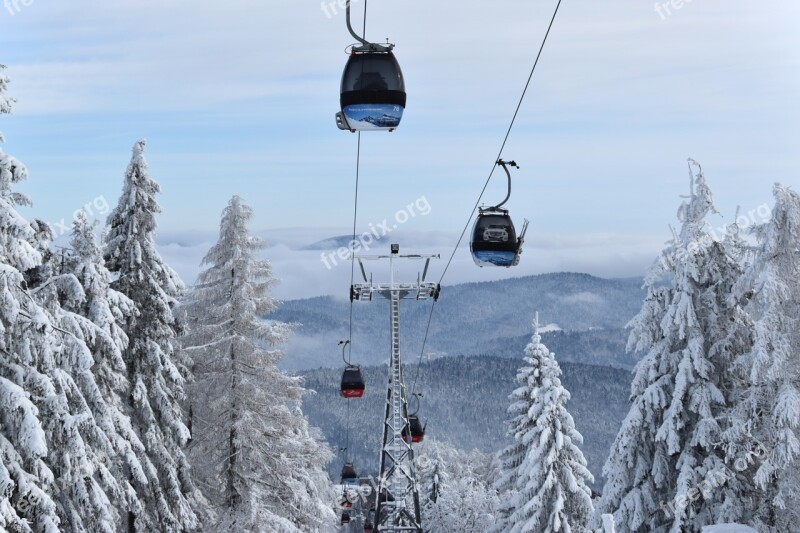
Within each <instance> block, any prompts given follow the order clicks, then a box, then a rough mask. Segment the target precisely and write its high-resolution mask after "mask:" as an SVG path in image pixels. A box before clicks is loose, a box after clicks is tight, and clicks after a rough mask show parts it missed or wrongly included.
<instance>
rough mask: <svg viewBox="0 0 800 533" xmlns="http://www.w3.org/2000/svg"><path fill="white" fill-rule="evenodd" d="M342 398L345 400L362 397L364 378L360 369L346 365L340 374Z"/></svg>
mask: <svg viewBox="0 0 800 533" xmlns="http://www.w3.org/2000/svg"><path fill="white" fill-rule="evenodd" d="M341 392H342V396H344V397H345V398H361V397H362V396H364V377H363V376H362V375H361V369H360V368H359V367H357V366H354V365H347V367H346V368H345V369H344V372H343V373H342V383H341Z"/></svg>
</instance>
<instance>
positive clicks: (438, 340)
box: [269, 273, 644, 370]
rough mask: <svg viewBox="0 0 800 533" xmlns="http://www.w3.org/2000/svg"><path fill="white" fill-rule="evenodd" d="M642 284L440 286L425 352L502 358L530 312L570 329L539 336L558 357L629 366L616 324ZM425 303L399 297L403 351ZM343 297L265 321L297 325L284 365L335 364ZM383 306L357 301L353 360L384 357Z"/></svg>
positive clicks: (524, 333)
mask: <svg viewBox="0 0 800 533" xmlns="http://www.w3.org/2000/svg"><path fill="white" fill-rule="evenodd" d="M641 285H642V281H641V280H640V279H638V278H636V279H603V278H597V277H594V276H590V275H587V274H573V273H557V274H543V275H540V276H527V277H522V278H513V279H507V280H501V281H493V282H483V283H467V284H462V285H453V286H445V287H443V288H442V295H441V297H440V299H439V301H438V303H437V304H436V308H435V310H434V319H433V321H432V322H431V330H430V335H429V337H428V342H427V344H426V347H425V351H426V352H433V353H437V354H447V355H496V356H509V355H514V356H516V355H517V354H520V353H522V350H523V349H524V348H525V345H526V344H527V342H528V340H529V336H530V327H531V325H530V321H531V317H533V315H534V313H535V312H536V311H538V312H539V316H540V317H541V318H542V322H543V323H544V324H553V325H555V326H558V328H560V329H562V330H564V331H568V332H570V333H569V334H568V335H565V336H558V335H555V336H551V335H545V336H544V337H543V338H544V341H545V342H546V343H547V344H548V345H550V346H551V347H552V349H553V351H555V352H556V355H557V356H559V360H560V361H577V362H585V363H590V364H605V365H613V366H619V367H624V368H631V367H632V366H633V365H634V364H635V362H636V360H635V358H633V356H629V355H626V354H625V342H626V340H627V333H626V332H625V331H624V330H623V329H622V328H624V326H625V325H626V324H627V323H628V321H629V320H630V319H631V318H632V317H633V316H634V315H635V314H636V312H637V311H638V309H639V307H640V306H641V303H642V299H643V297H644V293H643V292H642V289H641ZM429 305H430V304H424V305H420V304H419V303H417V302H403V304H402V306H401V320H402V324H403V326H402V329H401V344H402V346H403V347H404V352H405V353H407V354H418V353H419V352H420V350H421V347H422V346H421V342H422V332H423V331H424V328H425V326H426V324H427V320H428V316H429V312H430V308H429V307H428V306H429ZM349 316H350V313H349V301H347V300H346V299H345V298H342V299H336V298H332V297H328V296H326V297H319V298H311V299H305V300H291V301H286V302H283V303H282V305H281V306H280V307H279V309H278V310H277V311H276V312H274V313H273V314H272V315H270V317H269V318H274V319H276V320H280V321H285V322H293V323H297V324H299V326H298V327H297V328H296V329H295V332H294V335H293V337H292V339H291V340H290V341H289V344H288V346H287V349H286V359H285V360H284V362H283V366H284V368H289V369H293V370H296V369H307V368H315V367H319V366H335V365H337V364H339V363H340V362H341V361H340V359H339V352H338V351H337V350H336V349H335V347H336V342H337V341H338V340H340V339H345V338H348V329H349ZM388 320H389V316H388V303H379V302H375V303H373V304H371V305H368V304H366V303H363V302H356V303H355V305H354V309H353V358H354V361H358V362H362V363H364V364H381V363H383V361H384V360H385V359H386V357H387V350H388V346H389V333H388V331H389V330H388V328H387V327H386V325H387V323H388Z"/></svg>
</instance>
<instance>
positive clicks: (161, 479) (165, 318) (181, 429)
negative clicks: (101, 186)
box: [104, 140, 201, 531]
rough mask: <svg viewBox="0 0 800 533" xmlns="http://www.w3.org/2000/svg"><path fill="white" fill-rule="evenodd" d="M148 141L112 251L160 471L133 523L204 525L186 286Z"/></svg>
mask: <svg viewBox="0 0 800 533" xmlns="http://www.w3.org/2000/svg"><path fill="white" fill-rule="evenodd" d="M145 144H146V142H145V141H144V140H141V141H139V142H137V143H136V144H135V145H134V147H133V156H132V159H131V162H130V165H129V166H128V169H127V172H126V174H125V183H124V186H123V191H122V196H121V197H120V199H119V203H118V205H117V206H116V208H114V210H113V211H112V212H111V214H110V215H109V217H108V225H109V230H108V234H107V242H106V245H105V252H104V257H105V260H106V265H107V267H108V269H109V270H110V271H111V272H113V273H115V274H116V275H117V279H116V280H115V281H113V282H112V287H113V288H114V289H115V290H117V291H119V292H121V293H122V294H124V295H125V296H127V297H128V298H130V299H131V300H132V301H133V302H134V304H135V306H136V310H137V312H136V313H135V314H132V315H130V316H128V317H127V319H126V322H125V326H124V329H125V333H126V334H127V335H128V339H129V344H128V347H127V348H126V349H125V351H124V352H123V358H124V360H125V364H126V366H127V377H128V380H129V382H130V385H131V394H130V397H129V402H130V406H129V409H130V416H131V420H132V422H133V426H134V429H135V431H136V432H137V435H138V436H139V438H140V440H141V441H142V443H143V444H144V446H145V449H146V451H147V455H148V457H149V459H150V461H151V462H152V464H153V465H154V466H155V468H156V471H157V475H158V482H157V483H150V485H149V486H148V487H146V489H145V490H141V489H140V488H139V486H138V485H136V484H135V483H134V486H135V487H136V488H137V493H138V495H139V500H140V501H141V502H142V504H143V511H142V512H141V513H138V514H137V513H132V514H131V515H130V516H129V520H128V522H129V524H128V527H129V528H130V529H134V530H136V531H154V530H160V531H183V530H191V529H194V528H195V527H197V526H198V525H199V524H198V518H197V514H196V511H200V507H201V503H200V502H199V500H198V498H197V495H196V494H195V490H194V487H193V484H192V480H191V477H190V472H189V465H188V462H187V460H186V457H185V455H184V452H183V448H184V447H185V446H186V444H187V442H188V440H189V437H190V435H189V429H188V428H187V427H186V424H185V423H184V421H183V417H182V411H181V406H180V401H181V400H182V399H183V398H184V396H185V394H184V384H185V379H186V376H187V375H188V369H187V368H186V366H185V365H184V364H183V361H182V360H181V356H180V354H179V353H178V352H176V350H175V344H176V339H177V337H178V335H179V332H180V331H181V329H182V327H181V324H180V323H179V322H178V321H177V320H176V317H175V307H176V305H177V298H178V297H179V296H181V295H182V294H183V292H184V286H183V283H182V282H181V280H180V278H179V277H178V275H177V274H176V273H175V272H174V271H173V270H172V269H171V268H170V267H169V266H168V265H167V264H166V263H164V261H163V260H162V259H161V256H160V255H159V253H158V251H157V250H156V247H155V241H154V233H155V230H156V214H158V213H159V212H160V211H161V208H160V206H159V205H158V202H157V201H156V194H157V193H158V192H159V191H160V187H159V185H158V184H157V183H156V182H155V181H154V180H152V179H151V178H150V176H149V173H148V167H147V162H146V161H145V157H144V150H145Z"/></svg>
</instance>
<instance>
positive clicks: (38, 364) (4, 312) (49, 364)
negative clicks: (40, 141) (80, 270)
mask: <svg viewBox="0 0 800 533" xmlns="http://www.w3.org/2000/svg"><path fill="white" fill-rule="evenodd" d="M4 69H5V67H4V66H2V65H0V116H2V115H3V114H7V113H10V112H11V103H12V100H11V99H10V98H9V97H7V96H6V94H5V91H6V87H7V84H8V81H9V80H8V78H7V77H6V76H5V75H4V72H3V71H4ZM0 141H2V135H0ZM27 176H28V172H27V169H26V168H25V166H24V165H23V164H22V163H20V162H19V161H18V160H17V159H15V158H14V157H12V156H10V155H7V154H6V153H5V152H4V151H3V150H2V149H0V529H2V530H4V531H5V530H8V531H20V532H30V531H37V532H38V531H44V532H47V533H51V532H56V531H58V524H59V521H60V520H59V518H58V516H57V514H56V505H55V503H54V502H53V500H52V499H51V497H50V494H52V487H53V484H54V481H55V480H54V478H53V473H52V472H51V470H50V468H49V467H48V465H47V463H46V462H45V460H46V457H47V453H48V446H47V441H46V435H45V432H44V428H43V425H42V414H41V413H40V411H39V408H38V405H40V404H41V403H43V402H45V401H46V400H47V399H50V398H52V397H53V396H54V394H55V392H54V385H53V381H52V379H51V378H50V376H48V375H47V372H48V371H49V370H50V369H52V368H53V367H54V366H55V361H54V353H53V349H52V343H53V337H52V335H53V328H52V325H51V324H50V320H49V317H48V316H47V314H46V313H45V311H44V310H43V309H42V308H41V307H40V306H39V305H38V304H37V303H36V302H35V301H34V300H33V299H32V298H31V296H30V294H29V293H28V291H27V282H26V280H25V273H26V272H28V271H30V270H31V269H34V268H36V267H37V266H39V265H40V264H41V262H42V256H41V252H40V251H39V247H38V246H37V243H36V231H35V230H34V227H33V226H32V225H31V224H30V223H29V222H28V221H27V220H25V218H23V217H22V216H21V215H20V214H19V213H18V212H17V206H20V205H30V200H28V198H27V197H26V196H25V195H23V194H20V193H17V192H15V191H14V190H13V187H14V185H15V184H17V183H19V182H20V181H23V180H25V179H26V178H27ZM54 403H60V402H54Z"/></svg>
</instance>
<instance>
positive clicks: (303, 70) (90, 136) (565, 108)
mask: <svg viewBox="0 0 800 533" xmlns="http://www.w3.org/2000/svg"><path fill="white" fill-rule="evenodd" d="M555 3H556V2H555V1H551V0H548V1H540V0H537V1H530V0H524V1H522V0H508V1H493V2H479V1H476V0H464V1H461V2H433V3H431V2H408V1H403V2H399V1H397V0H372V1H371V2H370V3H369V22H368V27H367V37H368V38H371V39H373V40H383V38H385V37H389V38H391V40H392V41H393V42H395V43H396V45H397V49H396V53H397V57H398V60H399V61H400V64H401V66H402V68H403V70H404V73H405V77H406V82H407V89H408V94H409V97H408V107H407V111H406V114H405V115H404V118H403V124H402V125H401V127H400V128H399V129H398V130H397V131H396V132H394V133H391V134H388V133H371V134H370V133H367V134H363V135H362V139H363V146H362V150H363V151H362V154H363V157H362V182H361V204H360V217H359V219H360V222H361V224H360V226H361V227H363V228H364V229H366V227H367V224H368V223H370V222H372V223H379V222H380V221H382V220H383V219H384V218H387V217H391V216H393V214H394V213H395V212H396V211H398V210H399V209H402V208H403V206H404V205H406V204H407V203H409V202H411V201H413V200H415V199H416V198H419V197H421V196H423V195H424V196H425V198H426V199H427V200H428V202H429V203H430V206H431V213H430V214H429V215H428V216H424V217H422V216H420V217H416V218H413V219H412V220H411V221H409V222H408V223H407V224H405V225H403V228H402V229H403V231H407V232H414V233H413V234H414V235H415V236H418V237H419V239H420V240H421V241H420V242H424V246H425V247H427V248H431V247H434V246H437V247H438V248H439V249H440V250H441V251H442V253H443V254H444V253H449V250H448V249H447V248H448V247H450V248H451V247H452V245H448V246H445V245H443V244H442V243H443V242H448V241H452V242H453V244H454V238H455V236H456V235H457V233H458V232H459V231H460V230H461V227H462V226H463V225H464V223H465V222H466V218H467V217H468V216H469V210H470V208H471V207H472V205H473V204H474V202H475V200H476V197H477V194H478V192H479V191H480V188H481V187H482V185H483V182H484V180H485V178H486V175H487V173H488V171H489V169H490V168H491V165H492V162H493V159H494V157H495V155H496V152H497V150H498V148H499V145H500V142H501V140H502V136H503V134H504V132H505V128H506V127H507V124H508V121H509V120H510V117H511V114H512V112H513V110H514V106H515V105H516V100H517V98H518V97H519V93H520V91H521V89H522V86H523V84H524V82H525V79H526V77H527V74H528V71H529V69H530V66H531V64H532V61H533V59H534V57H535V52H536V50H537V48H538V44H539V42H540V40H541V38H542V36H543V34H544V31H545V28H546V26H547V22H548V20H549V17H550V15H551V13H552V10H553V8H554V7H555ZM26 4H27V5H26ZM17 5H18V6H19V9H18V10H17V9H16V8H14V5H13V2H11V1H9V2H7V6H5V7H3V6H0V63H4V64H6V65H7V66H8V70H7V73H8V75H9V76H11V78H12V84H11V87H10V92H11V94H12V95H13V96H15V97H16V98H17V99H18V104H17V106H16V109H15V115H14V116H12V117H8V118H5V117H4V118H3V119H2V121H1V123H0V131H3V132H4V133H5V135H6V141H7V142H6V144H5V146H4V149H5V150H6V151H7V152H8V153H11V154H13V155H15V156H17V157H18V158H20V159H21V160H22V161H23V162H25V163H26V164H27V165H28V167H29V169H30V173H31V179H30V181H29V183H26V184H25V185H24V186H22V188H21V189H22V190H23V191H25V192H27V193H29V194H30V195H31V196H32V197H33V200H34V202H35V207H34V209H33V210H30V211H26V214H27V215H29V216H38V217H41V218H44V219H45V220H48V221H51V222H54V223H55V222H58V221H59V220H60V219H61V218H67V219H68V218H69V217H71V215H72V212H73V211H74V210H75V209H78V208H80V206H82V205H85V204H86V203H88V202H92V201H93V200H95V199H96V198H99V197H103V198H105V199H107V201H108V202H111V203H113V202H116V198H117V195H118V194H119V191H120V188H121V180H122V175H123V172H124V170H125V166H126V165H127V162H128V160H129V156H130V148H131V146H132V145H133V143H134V142H135V141H136V140H137V139H138V138H140V137H146V138H147V139H148V140H149V145H148V160H149V162H150V166H151V172H152V175H153V177H154V178H155V179H156V180H158V181H159V182H160V183H161V185H162V188H163V194H162V195H161V197H160V202H161V204H162V206H163V207H164V213H163V215H162V216H161V218H160V228H161V233H162V236H163V239H162V241H163V242H162V243H163V244H165V245H166V244H168V242H167V241H172V240H174V241H176V242H179V243H181V244H186V245H197V248H198V250H199V249H200V248H202V246H199V244H201V243H202V244H205V243H206V241H207V240H209V239H212V238H213V232H214V231H215V229H216V227H217V224H218V220H219V218H218V217H219V213H220V211H221V209H222V208H223V206H224V204H225V202H226V201H227V199H228V198H229V197H230V196H231V195H232V194H234V193H236V194H239V195H241V196H242V197H244V198H245V199H246V200H247V201H248V202H249V203H250V204H251V205H252V206H253V207H254V209H255V211H256V215H257V218H256V221H255V223H254V229H258V230H269V231H270V233H269V234H268V235H269V236H271V237H272V238H273V239H274V241H275V242H278V243H281V242H284V243H286V242H287V240H288V241H289V242H288V244H291V242H290V241H291V239H287V235H289V234H288V233H287V232H286V231H284V230H283V228H289V227H290V228H305V229H309V231H308V232H305V233H303V232H300V233H294V234H293V235H301V234H302V235H308V238H309V239H311V238H312V237H316V236H324V235H325V234H326V233H327V234H337V233H344V232H346V231H347V228H349V227H350V225H351V224H352V218H351V217H352V193H353V182H354V172H355V168H354V166H355V150H356V137H355V135H353V134H349V133H346V132H341V131H339V130H337V129H336V127H335V124H334V120H333V114H334V112H335V111H336V108H337V105H338V83H339V77H340V75H341V70H342V68H343V66H344V63H345V61H346V56H345V54H344V52H343V51H344V49H345V47H346V45H348V44H349V43H350V42H351V41H352V39H351V38H350V36H349V35H348V34H347V32H346V29H345V24H344V16H343V15H341V14H337V15H333V16H331V17H328V16H326V14H325V13H324V12H323V9H322V6H321V4H320V2H318V1H312V0H309V1H299V0H267V1H255V0H231V1H226V2H219V1H217V2H209V1H205V0H192V1H189V0H173V1H169V2H163V1H158V2H157V1H155V0H145V1H141V0H140V1H136V2H133V1H129V0H117V1H114V2H108V1H100V0H71V1H70V2H58V3H56V2H53V1H51V0H19V1H18V2H17ZM664 5H672V4H669V3H668V2H665V1H659V2H657V3H654V2H652V1H649V0H648V1H643V0H626V1H619V0H614V1H610V2H591V1H589V0H564V2H563V4H562V8H561V12H560V14H559V17H558V19H557V21H556V24H555V27H554V29H553V32H552V34H551V37H550V40H549V42H548V45H547V47H546V49H545V52H544V54H543V57H542V60H541V63H540V65H539V68H538V70H537V73H536V75H535V77H534V81H533V85H532V88H531V90H530V92H529V95H528V97H527V99H526V101H525V103H524V105H523V107H522V110H521V114H520V118H519V121H518V123H517V126H516V128H515V130H514V131H513V133H512V136H511V140H510V142H509V143H508V146H507V149H506V151H505V153H504V156H506V157H507V158H514V159H516V160H517V161H518V162H519V163H520V165H521V167H522V168H521V170H519V171H517V172H516V173H515V183H514V195H513V197H512V200H511V202H509V204H508V207H510V208H511V210H512V215H515V217H516V218H517V219H519V220H520V221H521V219H522V218H523V217H528V218H530V219H531V221H532V224H531V229H530V239H529V243H530V249H529V250H527V252H529V253H528V254H527V255H525V256H523V263H527V265H526V266H524V267H521V268H520V269H519V270H517V271H506V270H503V271H502V272H499V273H498V272H487V271H485V270H484V271H478V270H477V268H475V269H474V270H473V269H471V268H469V266H468V265H469V257H468V253H466V252H462V253H459V255H458V260H457V265H461V267H463V269H462V268H461V267H459V268H457V269H456V271H455V272H456V273H455V277H454V279H489V278H491V277H492V276H497V275H498V274H502V275H509V274H511V273H514V272H516V273H517V274H522V273H533V272H539V271H544V270H548V269H551V268H558V269H562V268H563V269H569V270H589V271H593V273H598V274H602V275H614V274H618V275H630V274H635V273H641V272H642V271H643V269H644V265H646V264H647V263H649V261H650V259H651V258H652V257H653V254H654V253H655V251H656V250H657V249H658V248H659V246H660V245H661V243H663V241H664V240H666V238H667V237H668V236H669V231H668V229H667V224H668V223H672V222H674V220H675V211H676V209H677V206H678V203H679V201H680V200H679V195H681V194H685V193H686V191H687V185H688V178H687V171H686V164H685V161H686V157H687V156H692V157H694V158H696V159H698V160H699V161H700V162H701V163H703V165H704V168H705V169H706V174H707V176H708V179H709V182H710V183H711V185H712V187H713V189H714V192H715V195H716V199H717V203H718V207H719V209H720V210H721V211H722V213H723V215H724V217H725V218H718V219H717V221H718V222H719V223H720V224H722V223H724V222H725V221H730V220H732V218H733V213H734V210H735V208H736V206H737V205H739V204H741V205H742V207H743V208H744V210H745V211H747V210H751V209H755V208H757V207H758V206H759V205H762V204H764V203H765V202H766V203H771V184H772V183H773V182H775V181H781V182H784V183H788V184H793V185H795V186H797V185H798V183H799V182H800V176H798V168H799V165H798V160H799V159H800V150H798V148H800V142H799V141H800V106H798V104H797V95H798V94H800V35H799V33H800V32H798V31H797V28H798V27H800V5H799V4H797V3H796V2H790V1H788V0H782V1H773V2H753V1H738V0H734V1H732V0H694V1H693V2H685V1H684V2H683V4H682V7H680V8H679V9H677V10H676V9H674V8H672V7H670V12H671V14H670V15H666V14H665V12H666V8H664V7H663V6H664ZM674 5H681V4H680V3H679V2H677V1H676V3H675V4H674ZM354 6H355V7H356V9H357V10H360V9H361V8H362V7H363V2H362V1H357V2H354ZM657 6H659V7H660V9H661V12H662V15H664V16H662V15H659V13H658V12H657V9H656V7H657ZM337 9H338V8H337ZM328 11H329V12H330V11H331V8H330V7H329V8H328ZM12 12H13V15H12ZM500 177H501V175H500V174H497V175H496V178H495V180H493V183H492V184H491V185H490V188H489V193H488V196H487V197H486V200H487V201H488V202H493V201H496V199H499V198H502V196H503V193H504V183H503V181H502V180H501V179H499V178H500ZM320 228H324V229H320ZM327 228H331V229H327ZM341 230H344V231H341ZM433 231H435V232H438V233H436V234H435V235H434V234H432V233H430V232H433ZM432 235H433V237H432ZM434 237H435V238H434ZM440 241H441V242H440ZM303 244H306V243H303ZM290 247H291V246H290ZM564 250H570V252H569V253H565V252H564ZM173 251H174V253H173V254H172V257H174V258H175V260H176V261H178V262H186V264H187V265H190V264H193V263H196V260H197V257H198V253H199V252H197V251H195V252H194V253H193V254H188V253H187V254H186V255H185V256H181V252H180V249H179V248H174V250H173ZM559 254H560V255H559ZM295 261H300V259H299V258H292V257H289V256H287V258H286V263H285V268H286V270H290V269H291V268H292V265H293V264H294V262H295ZM315 263H319V262H318V261H315ZM278 266H279V265H277V264H276V269H277V270H279V272H278V274H279V275H282V274H283V277H285V278H291V276H292V273H290V272H287V271H284V272H280V268H278ZM318 267H319V265H318V264H316V266H315V268H318ZM309 268H310V267H309ZM310 272H311V273H310V274H308V275H309V276H313V275H314V274H313V272H314V270H313V269H311V270H310ZM183 273H184V277H187V276H188V277H191V276H192V275H193V270H191V269H190V268H189V267H188V266H187V267H186V268H185V270H184V271H183ZM348 274H349V273H348ZM187 281H191V280H187ZM298 283H300V282H299V281H298ZM289 287H292V288H294V287H295V286H294V284H293V283H289ZM315 290H316V288H315ZM319 290H322V291H329V288H327V287H326V286H325V285H324V284H323V286H321V287H320V288H319ZM292 291H293V289H292V290H286V293H287V294H284V296H292V295H293V294H295V292H292ZM301 292H303V294H306V293H307V292H309V291H308V290H305V291H301Z"/></svg>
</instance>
